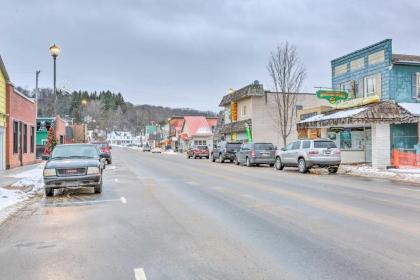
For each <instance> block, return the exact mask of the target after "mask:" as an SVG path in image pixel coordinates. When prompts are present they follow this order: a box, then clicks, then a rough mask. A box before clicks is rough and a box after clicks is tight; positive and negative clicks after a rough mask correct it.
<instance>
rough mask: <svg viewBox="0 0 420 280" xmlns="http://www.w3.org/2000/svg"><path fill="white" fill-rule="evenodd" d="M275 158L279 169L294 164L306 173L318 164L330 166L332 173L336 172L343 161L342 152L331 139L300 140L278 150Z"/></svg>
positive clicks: (293, 165)
mask: <svg viewBox="0 0 420 280" xmlns="http://www.w3.org/2000/svg"><path fill="white" fill-rule="evenodd" d="M275 160H276V161H275V165H274V166H275V168H276V169H277V170H282V169H283V168H284V167H285V166H292V167H298V168H299V172H301V173H306V172H307V171H308V169H309V168H312V167H314V166H318V167H328V171H329V172H330V173H336V172H337V170H338V167H339V165H340V163H341V153H340V149H339V148H337V146H336V145H335V143H334V142H333V141H331V140H330V139H316V140H298V141H295V142H292V143H290V144H289V145H287V146H286V148H282V149H281V150H277V151H276V157H275Z"/></svg>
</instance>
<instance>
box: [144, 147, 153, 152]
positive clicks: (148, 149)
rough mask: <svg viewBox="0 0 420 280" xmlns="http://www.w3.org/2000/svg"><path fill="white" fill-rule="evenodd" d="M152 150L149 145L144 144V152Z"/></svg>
mask: <svg viewBox="0 0 420 280" xmlns="http://www.w3.org/2000/svg"><path fill="white" fill-rule="evenodd" d="M150 151H151V149H150V147H149V146H144V147H143V152H150Z"/></svg>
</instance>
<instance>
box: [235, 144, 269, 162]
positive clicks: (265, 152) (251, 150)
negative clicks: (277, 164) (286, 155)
mask: <svg viewBox="0 0 420 280" xmlns="http://www.w3.org/2000/svg"><path fill="white" fill-rule="evenodd" d="M275 153H276V149H275V147H274V145H273V144H272V143H247V144H242V146H241V148H240V150H239V151H237V152H236V154H235V158H234V162H235V164H236V165H240V164H245V165H246V166H248V167H249V166H252V165H259V164H268V165H270V166H274V156H275Z"/></svg>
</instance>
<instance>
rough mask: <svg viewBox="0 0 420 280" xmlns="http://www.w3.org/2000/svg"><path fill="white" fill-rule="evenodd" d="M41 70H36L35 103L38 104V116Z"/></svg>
mask: <svg viewBox="0 0 420 280" xmlns="http://www.w3.org/2000/svg"><path fill="white" fill-rule="evenodd" d="M40 73H41V70H36V71H35V104H36V114H35V115H36V117H38V79H39V74H40Z"/></svg>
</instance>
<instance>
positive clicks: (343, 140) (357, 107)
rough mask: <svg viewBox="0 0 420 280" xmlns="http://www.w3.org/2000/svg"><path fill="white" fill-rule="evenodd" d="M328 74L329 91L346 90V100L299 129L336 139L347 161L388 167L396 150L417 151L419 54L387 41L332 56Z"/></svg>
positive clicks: (302, 123) (419, 151) (419, 84)
mask: <svg viewBox="0 0 420 280" xmlns="http://www.w3.org/2000/svg"><path fill="white" fill-rule="evenodd" d="M331 76H332V83H331V87H332V89H333V90H338V91H345V92H347V93H348V99H347V100H344V101H340V102H337V103H335V104H333V105H332V107H333V110H332V111H331V112H330V113H327V114H321V115H317V116H315V117H313V118H309V119H306V120H304V121H302V122H301V123H300V124H299V125H300V126H301V127H304V128H310V127H313V128H322V129H324V131H323V133H322V135H323V137H330V138H331V139H334V141H336V144H337V145H338V146H339V147H340V148H341V150H342V159H344V162H348V163H357V162H369V163H372V165H373V166H375V167H379V168H384V167H387V166H390V165H392V162H393V159H392V157H391V154H393V152H394V151H401V152H404V153H413V154H415V153H420V146H419V138H420V136H419V135H420V128H419V120H420V56H417V55H405V54H396V53H394V52H393V47H392V40H391V39H386V40H383V41H380V42H378V43H375V44H373V45H370V46H367V47H365V48H362V49H359V50H357V51H354V52H351V53H349V54H346V55H344V56H341V57H339V58H336V59H333V60H332V61H331ZM334 113H337V114H336V115H334V116H337V117H331V116H332V114H334ZM328 115H330V116H328ZM311 119H312V120H313V121H312V120H311ZM417 158H420V156H418V157H417ZM418 167H419V168H420V162H419V163H418Z"/></svg>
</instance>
